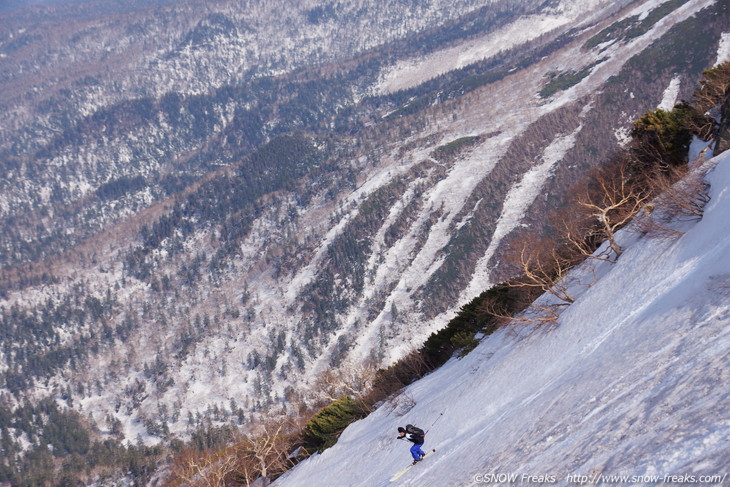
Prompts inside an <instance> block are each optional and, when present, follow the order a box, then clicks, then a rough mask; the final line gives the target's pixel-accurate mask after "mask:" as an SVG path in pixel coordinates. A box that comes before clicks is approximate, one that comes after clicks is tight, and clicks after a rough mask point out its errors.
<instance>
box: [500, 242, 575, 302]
mask: <svg viewBox="0 0 730 487" xmlns="http://www.w3.org/2000/svg"><path fill="white" fill-rule="evenodd" d="M512 259H513V262H514V263H515V264H516V265H517V266H518V268H519V271H520V274H521V275H520V276H519V277H517V278H515V279H513V280H511V281H510V285H511V286H514V287H524V288H532V289H539V290H541V291H543V292H546V293H549V294H552V295H553V296H555V297H556V298H558V299H560V300H561V301H564V302H566V303H572V302H573V301H575V299H574V298H573V296H571V294H570V293H571V291H570V289H569V285H570V282H569V281H570V280H569V279H568V271H569V270H570V269H571V268H572V267H573V266H574V265H575V263H576V256H575V254H574V253H566V252H562V249H561V247H560V245H559V243H558V242H557V241H556V240H554V239H550V238H547V237H543V238H540V239H537V240H535V241H533V242H532V243H529V244H528V243H527V242H524V243H523V244H522V247H521V249H520V250H519V252H518V253H517V255H516V256H515V257H512Z"/></svg>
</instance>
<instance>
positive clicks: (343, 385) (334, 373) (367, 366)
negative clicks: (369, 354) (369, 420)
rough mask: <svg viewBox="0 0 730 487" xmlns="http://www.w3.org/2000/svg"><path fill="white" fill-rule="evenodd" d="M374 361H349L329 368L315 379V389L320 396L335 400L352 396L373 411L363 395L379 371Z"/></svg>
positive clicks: (329, 400) (368, 389) (328, 400)
mask: <svg viewBox="0 0 730 487" xmlns="http://www.w3.org/2000/svg"><path fill="white" fill-rule="evenodd" d="M377 370H378V369H377V367H376V366H375V364H374V363H373V362H372V361H366V362H364V363H360V364H353V363H347V364H343V365H342V366H340V367H338V368H336V369H327V370H325V371H324V372H322V373H321V374H320V375H319V376H318V377H317V379H316V381H315V387H314V390H315V391H316V394H317V395H318V396H319V397H323V398H324V399H325V400H327V402H333V401H336V400H337V399H339V398H340V397H342V396H345V395H347V396H350V397H352V398H354V399H355V400H357V401H359V402H361V403H362V404H361V405H362V406H364V407H365V409H367V410H369V411H371V408H370V405H369V404H367V402H366V401H364V399H363V397H364V396H365V395H366V394H367V393H368V392H369V391H370V389H371V387H372V385H373V381H374V380H375V376H376V373H377Z"/></svg>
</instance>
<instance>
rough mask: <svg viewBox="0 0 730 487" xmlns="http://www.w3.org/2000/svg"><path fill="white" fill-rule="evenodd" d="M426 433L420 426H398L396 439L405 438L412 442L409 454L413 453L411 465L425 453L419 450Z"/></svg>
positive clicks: (418, 460)
mask: <svg viewBox="0 0 730 487" xmlns="http://www.w3.org/2000/svg"><path fill="white" fill-rule="evenodd" d="M425 436H426V434H425V433H424V432H423V430H422V429H421V428H417V427H415V426H413V425H412V424H407V425H406V427H405V428H403V427H401V426H398V439H399V440H400V439H402V438H405V439H406V440H408V441H412V442H413V446H412V447H411V455H413V465H415V464H417V463H418V462H420V461H421V460H422V459H423V457H424V456H426V454H425V453H424V451H423V450H421V445H423V441H424V437H425Z"/></svg>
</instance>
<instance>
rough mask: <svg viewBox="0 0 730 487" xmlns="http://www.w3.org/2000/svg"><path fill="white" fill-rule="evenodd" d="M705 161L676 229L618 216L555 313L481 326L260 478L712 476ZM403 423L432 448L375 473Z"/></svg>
mask: <svg viewBox="0 0 730 487" xmlns="http://www.w3.org/2000/svg"><path fill="white" fill-rule="evenodd" d="M712 165H716V167H715V169H714V170H712V171H711V172H710V174H709V177H708V181H709V182H710V184H711V189H710V192H711V200H710V203H709V204H708V205H707V207H706V208H705V213H704V217H703V218H702V220H701V221H700V222H697V223H690V224H685V227H684V228H683V230H685V231H686V233H685V234H684V235H683V236H681V237H679V238H678V239H676V240H668V239H647V238H643V237H640V236H638V235H637V234H635V233H632V231H631V230H624V231H622V234H621V239H622V244H623V245H625V246H626V251H625V253H624V254H623V255H622V256H621V258H620V259H619V261H618V262H617V263H616V264H609V263H605V262H602V263H599V264H596V263H595V262H594V263H591V261H586V263H584V264H583V265H582V266H581V267H580V268H578V269H575V270H574V271H573V272H578V273H589V274H590V273H591V270H590V269H589V267H590V266H595V268H594V269H593V270H595V272H596V273H597V275H598V276H599V278H598V280H597V281H596V283H595V284H594V285H593V286H592V287H590V288H586V289H584V290H583V291H581V292H580V294H579V298H578V299H577V300H576V302H575V303H573V304H571V305H570V306H569V307H567V308H565V309H564V311H563V312H562V313H561V315H560V318H559V322H560V323H559V325H557V326H555V327H553V328H551V329H548V327H545V328H537V329H534V328H532V327H524V328H521V329H520V328H518V329H515V328H507V329H502V330H500V331H499V332H497V333H495V334H493V335H490V336H489V337H487V338H485V339H484V340H483V341H482V343H481V344H480V345H479V346H478V347H477V348H476V349H475V350H474V351H473V352H471V353H470V354H469V355H467V356H466V357H465V358H462V359H453V360H452V361H450V362H449V363H447V364H446V365H445V366H444V367H442V368H441V369H439V370H437V371H435V372H434V373H432V374H431V375H429V376H427V377H425V378H423V379H421V380H419V381H418V382H416V383H414V384H412V385H411V386H409V387H408V388H407V389H406V390H405V391H404V392H403V394H402V395H401V396H398V397H396V398H394V399H392V400H391V401H389V402H388V403H386V404H384V405H383V406H381V407H380V409H378V410H377V411H375V412H374V413H372V414H371V415H370V416H368V417H367V418H365V419H363V420H361V421H358V422H357V423H354V424H352V425H351V426H350V427H348V428H347V429H346V430H345V432H344V433H343V434H342V436H341V437H340V440H339V441H338V443H337V444H336V445H335V446H334V447H332V448H330V449H328V450H326V451H325V452H324V453H322V454H321V455H315V456H314V457H312V458H310V459H308V460H306V461H305V462H303V463H302V464H300V465H299V466H297V467H296V468H295V469H293V470H292V471H291V472H290V473H289V474H287V475H286V476H285V477H282V478H281V479H279V480H278V481H277V482H275V485H278V486H282V487H287V486H305V485H314V484H318V485H320V484H321V485H337V486H356V485H373V486H380V485H423V484H428V485H454V486H456V485H473V484H474V483H506V482H508V481H509V479H511V478H513V477H512V476H516V482H517V483H526V484H530V483H532V484H538V483H544V482H547V483H555V484H557V485H569V484H571V483H591V484H598V485H600V484H611V483H618V484H629V483H630V484H639V485H648V484H653V483H657V482H680V481H682V480H684V481H687V482H702V483H706V484H708V485H727V484H726V483H725V482H726V481H727V472H726V471H725V468H726V466H727V465H728V462H730V446H729V445H728V442H727V437H728V434H730V414H729V413H728V410H727V408H726V404H727V401H728V399H729V398H730V388H729V387H728V381H727V378H728V374H729V373H730V368H728V365H729V364H728V361H727V357H728V352H729V351H730V350H729V349H730V333H729V331H730V305H729V303H730V259H728V257H727V256H728V252H729V251H730V249H729V248H728V245H730V242H728V240H727V238H726V236H727V235H728V232H729V231H730V226H729V225H730V223H729V222H730V219H729V218H728V215H729V214H730V153H727V152H726V153H724V154H722V155H720V156H718V157H717V158H716V159H714V160H712V161H710V163H709V164H708V166H712ZM541 300H543V301H546V300H548V298H547V297H543V298H541ZM405 423H412V424H417V425H420V426H421V427H423V428H424V429H427V428H429V427H430V428H429V432H428V433H427V435H426V443H425V446H424V448H426V449H431V448H436V450H437V452H436V453H435V454H434V455H433V456H429V457H427V458H426V459H425V460H424V461H423V463H422V464H420V465H418V466H417V467H415V468H413V469H412V470H411V471H409V472H408V473H407V474H406V475H404V476H403V477H402V478H400V479H399V480H398V481H397V482H396V483H389V482H388V479H389V478H390V477H391V475H393V474H394V473H395V472H397V471H399V470H400V469H401V468H402V467H404V466H405V465H407V464H408V462H409V461H410V460H409V458H410V456H409V453H408V447H409V446H408V445H410V443H408V444H406V443H405V442H399V441H396V427H397V426H402V425H404V424H405ZM540 476H542V478H539V477H540ZM612 476H615V477H612ZM622 476H623V477H622ZM668 476H676V477H674V480H672V477H668ZM680 478H681V479H682V480H677V479H680ZM692 479H693V480H692ZM513 482H515V480H514V479H513Z"/></svg>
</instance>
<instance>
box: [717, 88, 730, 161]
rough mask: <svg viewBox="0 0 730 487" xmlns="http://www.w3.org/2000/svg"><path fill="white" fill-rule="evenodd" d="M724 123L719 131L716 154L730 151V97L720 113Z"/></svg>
mask: <svg viewBox="0 0 730 487" xmlns="http://www.w3.org/2000/svg"><path fill="white" fill-rule="evenodd" d="M720 114H721V117H722V122H720V128H719V130H718V131H717V144H716V145H715V154H720V153H721V152H725V151H726V150H727V149H730V96H729V97H727V98H725V101H724V102H723V104H722V110H721V111H720Z"/></svg>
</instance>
